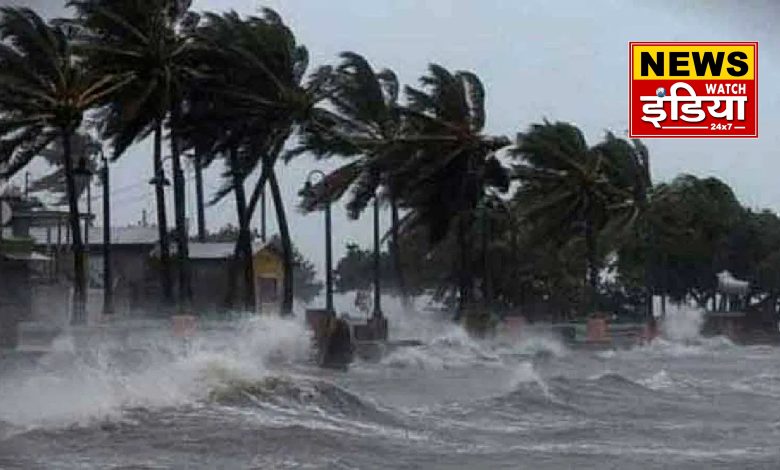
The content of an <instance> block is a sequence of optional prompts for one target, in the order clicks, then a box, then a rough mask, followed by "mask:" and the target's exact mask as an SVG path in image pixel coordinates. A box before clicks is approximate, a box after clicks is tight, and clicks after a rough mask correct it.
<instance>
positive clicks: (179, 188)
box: [170, 100, 192, 312]
mask: <svg viewBox="0 0 780 470" xmlns="http://www.w3.org/2000/svg"><path fill="white" fill-rule="evenodd" d="M170 111H171V141H170V144H171V159H172V160H173V207H174V214H175V216H176V244H177V246H178V250H176V258H177V259H178V263H177V264H178V266H179V310H180V311H184V312H187V311H188V310H189V308H190V304H191V302H190V300H191V298H192V287H191V286H190V275H189V274H190V269H189V257H190V254H189V243H188V241H189V240H188V233H187V232H188V230H187V216H186V211H187V208H186V207H185V206H186V200H185V193H184V191H185V188H184V172H183V171H182V168H181V153H180V151H179V139H178V136H177V131H178V130H177V126H178V123H179V105H178V103H177V102H175V100H174V102H172V103H171V109H170Z"/></svg>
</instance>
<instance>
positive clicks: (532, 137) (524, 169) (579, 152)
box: [510, 121, 649, 308]
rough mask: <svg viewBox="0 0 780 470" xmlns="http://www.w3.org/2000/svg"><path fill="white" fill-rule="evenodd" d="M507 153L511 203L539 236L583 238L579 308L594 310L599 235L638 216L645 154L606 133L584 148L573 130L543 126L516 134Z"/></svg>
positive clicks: (563, 240)
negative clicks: (583, 290) (513, 181)
mask: <svg viewBox="0 0 780 470" xmlns="http://www.w3.org/2000/svg"><path fill="white" fill-rule="evenodd" d="M640 145H641V144H640ZM510 153H511V154H512V155H513V157H514V158H515V159H516V162H517V163H516V164H515V166H514V174H515V177H516V178H517V179H518V180H519V181H520V183H521V186H520V188H519V189H518V193H517V196H516V199H517V200H518V201H521V202H522V209H521V210H522V215H523V216H524V217H525V218H527V219H528V220H529V221H531V222H532V225H533V226H535V227H538V229H539V232H540V236H544V237H548V238H549V237H550V236H553V235H555V234H557V239H559V240H560V242H561V243H566V242H568V241H569V240H571V238H572V237H576V236H582V237H583V238H584V242H585V250H584V251H585V255H586V260H587V269H586V275H585V276H586V285H588V290H587V291H588V292H587V301H586V302H584V303H583V305H582V307H583V308H595V304H594V302H595V301H596V294H597V292H598V273H599V261H598V253H599V249H598V248H599V247H598V245H597V242H598V238H599V234H602V233H604V231H605V229H607V228H608V227H613V228H614V227H616V226H622V227H627V226H630V225H631V224H632V223H633V221H634V220H636V218H637V217H638V214H639V212H638V209H639V208H640V204H643V202H641V199H640V198H641V194H640V193H637V192H636V191H640V188H641V187H642V186H641V185H645V187H646V185H647V184H649V173H648V171H647V163H646V149H644V150H643V147H640V146H637V147H632V146H631V145H630V144H628V143H627V142H625V141H621V140H620V139H617V138H616V137H614V136H613V135H612V134H608V135H607V138H606V139H605V140H604V141H603V142H602V143H600V144H598V145H596V146H593V147H589V146H588V144H587V142H586V140H585V136H584V135H583V134H582V131H580V130H579V129H578V128H577V127H576V126H574V125H572V124H568V123H564V122H556V123H550V122H547V121H545V122H544V123H542V124H533V125H532V126H531V127H530V129H529V130H528V131H527V132H525V133H520V134H518V136H517V142H516V144H515V146H514V147H513V148H512V149H511V152H510ZM642 159H644V161H642ZM640 184H641V185H640ZM618 221H619V222H620V223H617V222H618Z"/></svg>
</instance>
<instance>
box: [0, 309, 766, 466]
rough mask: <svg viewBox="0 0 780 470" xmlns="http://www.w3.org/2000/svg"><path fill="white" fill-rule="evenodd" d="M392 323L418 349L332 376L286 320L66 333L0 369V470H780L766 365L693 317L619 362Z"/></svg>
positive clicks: (400, 316)
mask: <svg viewBox="0 0 780 470" xmlns="http://www.w3.org/2000/svg"><path fill="white" fill-rule="evenodd" d="M393 321H394V323H393V325H394V329H395V331H394V333H395V334H396V335H397V336H406V337H412V336H416V337H418V338H420V339H422V340H423V342H424V345H423V346H422V347H419V348H410V349H402V350H397V351H395V352H393V353H391V354H390V355H388V356H387V357H385V358H384V359H383V360H382V361H381V362H380V363H373V364H367V363H356V364H354V365H353V366H352V367H351V368H350V369H349V370H348V371H347V372H339V371H326V370H321V369H318V368H316V367H314V366H313V365H312V364H311V362H310V359H309V344H308V339H307V337H306V333H305V331H304V330H303V328H302V322H301V321H300V320H295V319H293V320H281V319H269V318H265V319H264V318H260V319H253V320H247V321H244V322H240V323H236V324H233V325H231V326H230V328H221V329H219V330H217V329H213V330H209V329H206V330H205V331H202V332H201V333H200V334H199V335H198V336H197V337H195V338H193V339H191V340H188V341H183V340H180V339H173V338H171V337H170V336H169V335H168V333H167V331H164V329H162V328H161V329H160V331H158V332H156V333H150V332H149V331H148V330H146V331H145V332H143V333H140V332H134V331H133V330H132V329H131V328H128V330H127V331H126V332H125V333H124V334H123V335H121V336H120V337H119V338H117V337H111V338H91V339H87V340H84V339H80V340H77V339H74V338H73V337H70V336H68V335H63V336H62V337H61V338H59V339H58V340H57V341H56V342H55V344H54V347H53V350H52V351H51V352H50V353H47V354H45V355H43V356H40V357H35V358H31V357H27V356H9V357H6V358H5V359H3V360H2V362H1V363H0V468H2V469H169V468H170V469H233V468H236V469H245V468H258V469H265V468H269V469H284V468H311V469H383V468H388V469H390V468H412V469H414V468H421V469H423V468H424V469H428V468H433V469H437V468H441V469H445V468H447V469H448V468H464V469H467V468H490V469H500V468H512V469H515V468H534V469H545V468H551V469H558V468H578V469H581V468H594V469H607V468H620V469H627V468H629V469H630V468H637V469H654V468H659V469H660V468H674V469H686V468H691V469H693V468H696V469H699V468H701V469H712V468H740V469H742V468H751V469H752V468H767V469H776V468H780V446H778V442H780V350H779V349H776V348H773V347H764V346H761V347H759V346H756V347H739V346H736V345H733V344H731V343H730V342H729V341H728V340H726V339H723V338H707V339H705V338H700V337H699V336H698V334H697V333H696V331H697V325H698V322H699V314H698V313H696V312H693V311H678V312H676V313H675V316H674V320H672V321H670V322H669V323H668V324H667V328H666V331H665V333H664V334H665V336H664V337H663V338H660V339H659V340H658V341H656V342H654V343H653V344H650V345H648V346H643V347H636V348H634V349H630V350H620V351H612V350H607V351H586V350H578V349H570V348H567V347H566V346H565V345H563V344H561V343H560V342H558V341H556V340H555V339H554V338H551V337H547V336H544V335H541V334H528V335H526V336H523V337H519V338H508V337H503V338H502V337H499V338H495V339H491V340H484V341H477V340H474V339H471V338H469V337H468V336H467V335H466V334H465V333H464V332H463V331H462V330H460V329H459V328H458V327H456V326H454V325H452V324H450V323H446V322H442V321H440V320H436V319H433V318H428V317H426V316H425V314H421V313H418V314H405V313H397V314H396V315H395V318H393Z"/></svg>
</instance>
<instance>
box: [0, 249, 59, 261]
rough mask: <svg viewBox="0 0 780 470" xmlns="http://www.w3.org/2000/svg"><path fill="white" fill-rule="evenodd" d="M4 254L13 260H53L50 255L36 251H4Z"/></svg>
mask: <svg viewBox="0 0 780 470" xmlns="http://www.w3.org/2000/svg"><path fill="white" fill-rule="evenodd" d="M2 256H3V257H4V258H6V259H10V260H13V261H51V258H50V257H48V256H46V255H43V254H41V253H38V252H35V251H31V252H29V253H3V254H2Z"/></svg>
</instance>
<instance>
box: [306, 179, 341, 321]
mask: <svg viewBox="0 0 780 470" xmlns="http://www.w3.org/2000/svg"><path fill="white" fill-rule="evenodd" d="M315 176H316V177H318V178H319V179H320V182H321V183H322V184H323V185H324V190H325V191H326V192H327V184H328V183H327V179H326V176H325V173H323V172H322V171H320V170H312V171H310V172H309V174H308V175H307V176H306V184H305V185H304V187H303V191H302V194H303V195H304V196H307V197H313V196H315V194H314V184H313V178H314V177H315ZM324 204H325V309H326V310H327V311H328V313H329V314H331V315H333V314H335V310H334V308H333V244H332V239H331V219H330V200H326V201H325V203H324Z"/></svg>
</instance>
